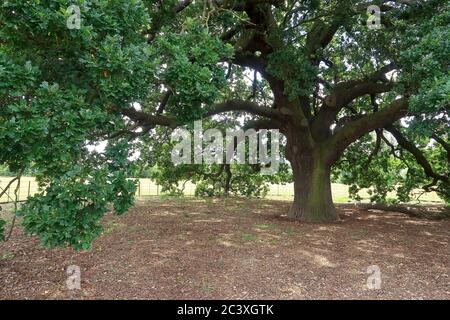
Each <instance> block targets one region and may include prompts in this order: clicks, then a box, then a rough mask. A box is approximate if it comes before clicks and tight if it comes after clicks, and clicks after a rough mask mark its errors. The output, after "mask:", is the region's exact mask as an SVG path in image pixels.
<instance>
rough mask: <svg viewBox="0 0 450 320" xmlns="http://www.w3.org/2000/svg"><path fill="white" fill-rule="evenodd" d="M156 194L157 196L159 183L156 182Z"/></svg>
mask: <svg viewBox="0 0 450 320" xmlns="http://www.w3.org/2000/svg"><path fill="white" fill-rule="evenodd" d="M156 195H157V196H159V184H156Z"/></svg>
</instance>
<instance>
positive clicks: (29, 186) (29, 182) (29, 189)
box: [28, 180, 31, 197]
mask: <svg viewBox="0 0 450 320" xmlns="http://www.w3.org/2000/svg"><path fill="white" fill-rule="evenodd" d="M30 191H31V180H30V181H28V197H29V196H30Z"/></svg>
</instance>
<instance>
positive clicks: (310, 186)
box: [287, 138, 338, 223]
mask: <svg viewBox="0 0 450 320" xmlns="http://www.w3.org/2000/svg"><path fill="white" fill-rule="evenodd" d="M287 147H288V149H289V150H288V160H289V161H290V162H291V167H292V171H293V176H294V203H293V204H292V206H291V208H290V210H289V213H288V215H289V217H291V218H294V219H298V220H300V221H304V222H313V223H327V222H334V221H336V220H338V215H337V212H336V208H335V206H334V204H333V197H332V194H331V165H332V164H331V163H330V161H329V159H330V157H328V154H327V151H326V150H324V149H323V148H322V147H321V145H316V146H315V147H314V148H312V149H309V148H302V147H301V146H300V145H298V144H295V143H292V141H291V142H290V141H289V138H288V146H287Z"/></svg>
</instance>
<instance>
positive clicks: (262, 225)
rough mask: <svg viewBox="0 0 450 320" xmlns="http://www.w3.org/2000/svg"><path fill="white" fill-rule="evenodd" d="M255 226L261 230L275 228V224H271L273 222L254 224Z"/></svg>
mask: <svg viewBox="0 0 450 320" xmlns="http://www.w3.org/2000/svg"><path fill="white" fill-rule="evenodd" d="M255 227H257V228H259V229H261V230H275V229H276V228H277V226H276V225H273V224H270V223H268V224H264V223H262V224H256V225H255Z"/></svg>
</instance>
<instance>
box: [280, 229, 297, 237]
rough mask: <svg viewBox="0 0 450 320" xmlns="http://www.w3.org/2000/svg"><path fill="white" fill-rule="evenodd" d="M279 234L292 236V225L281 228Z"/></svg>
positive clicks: (293, 231)
mask: <svg viewBox="0 0 450 320" xmlns="http://www.w3.org/2000/svg"><path fill="white" fill-rule="evenodd" d="M281 234H282V235H284V236H287V237H292V236H294V235H295V229H294V228H292V227H289V228H287V229H285V230H283V231H282V232H281Z"/></svg>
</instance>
